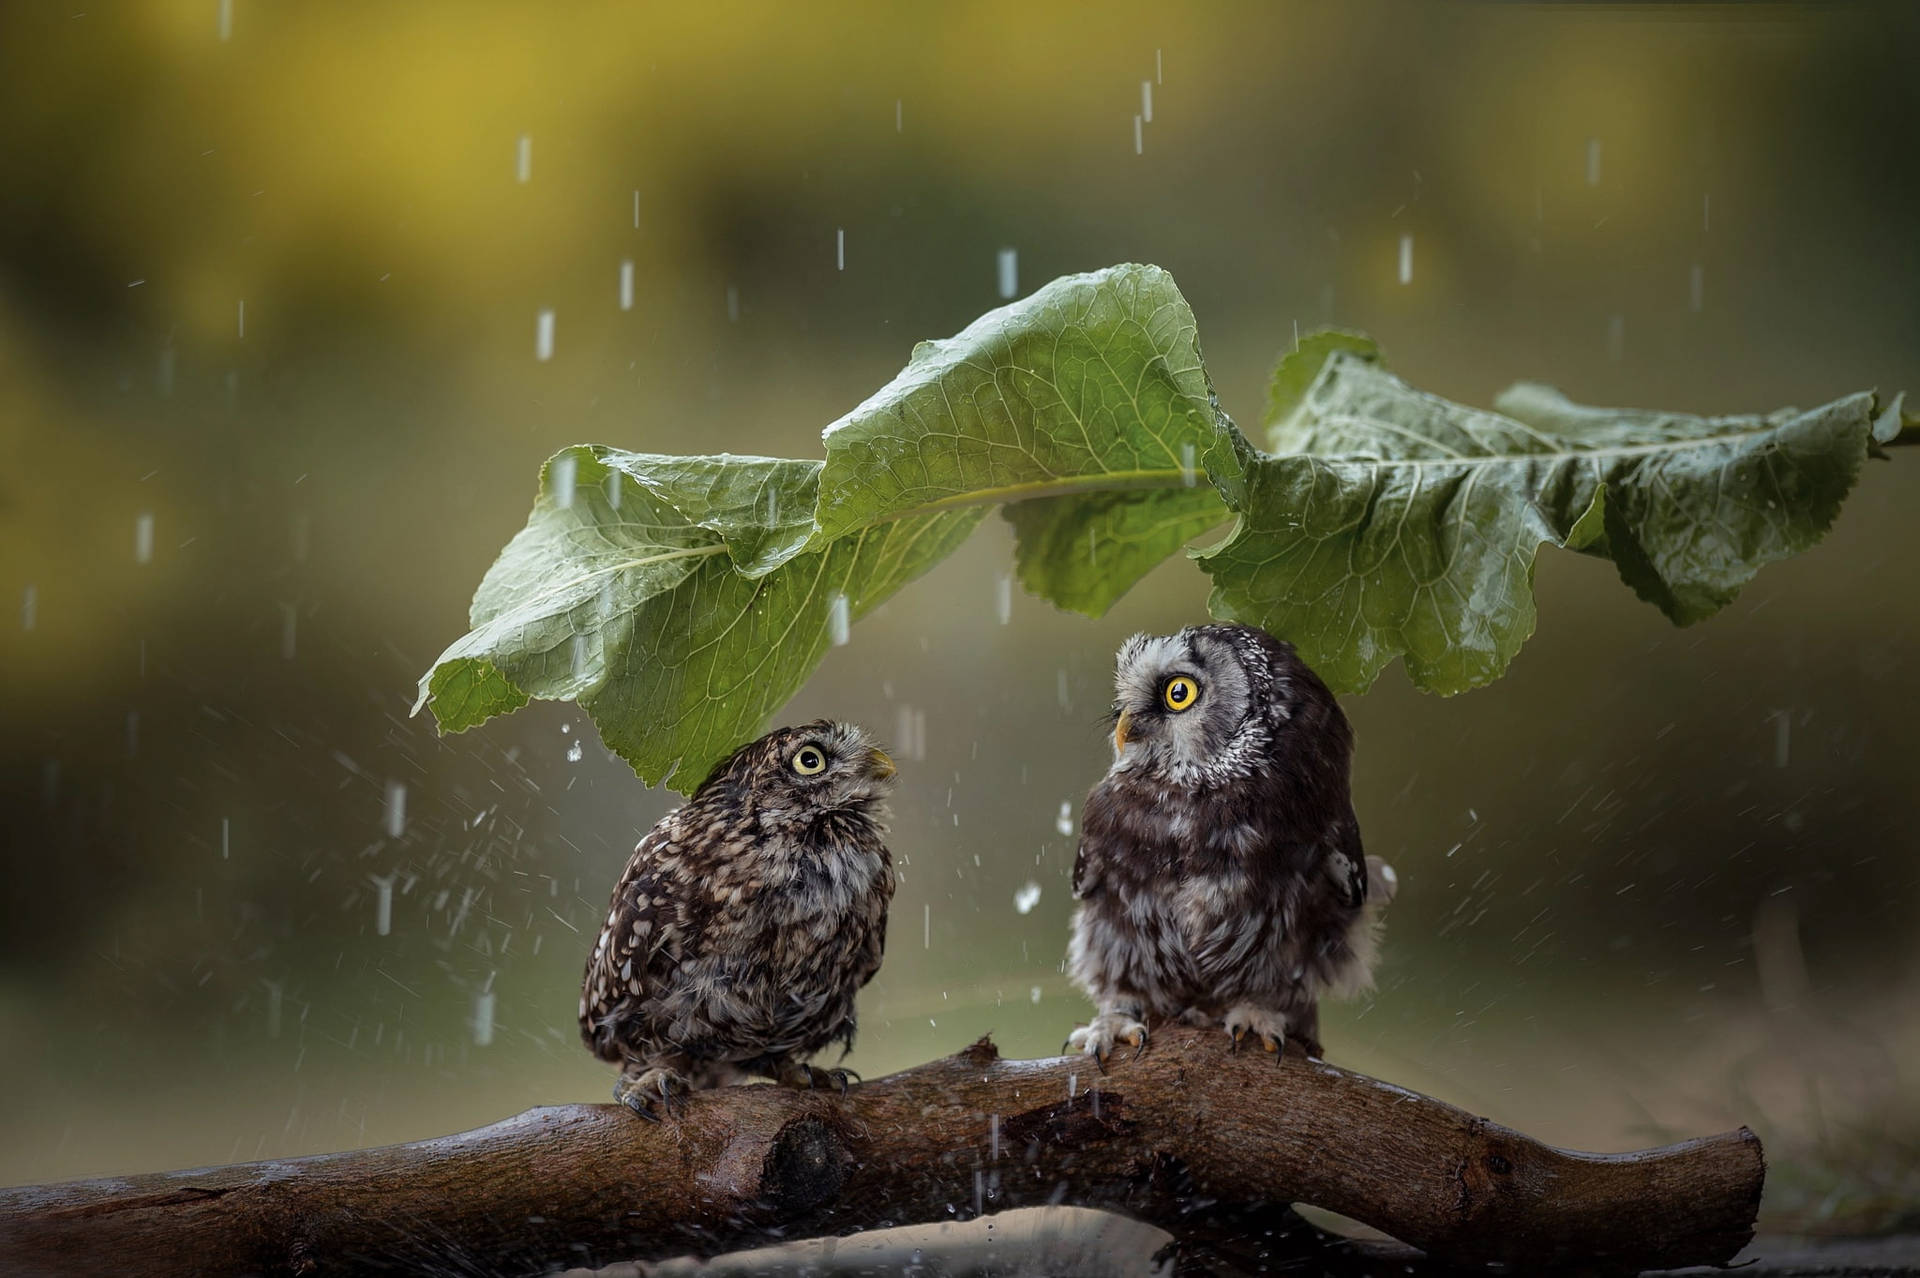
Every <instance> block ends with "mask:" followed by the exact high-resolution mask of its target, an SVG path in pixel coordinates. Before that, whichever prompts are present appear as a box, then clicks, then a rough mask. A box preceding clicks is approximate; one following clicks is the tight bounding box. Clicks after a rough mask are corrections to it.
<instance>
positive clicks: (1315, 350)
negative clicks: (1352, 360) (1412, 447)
mask: <svg viewBox="0 0 1920 1278" xmlns="http://www.w3.org/2000/svg"><path fill="white" fill-rule="evenodd" d="M1335 351H1348V352H1351V353H1352V354H1354V355H1357V356H1359V357H1360V358H1362V359H1366V360H1372V361H1374V362H1375V363H1385V360H1384V358H1383V357H1382V356H1381V354H1380V346H1379V343H1377V342H1375V341H1374V340H1373V339H1372V338H1371V337H1368V336H1367V335H1366V334H1365V333H1355V332H1351V331H1349V330H1347V329H1344V328H1323V329H1320V330H1318V331H1317V332H1313V333H1309V334H1307V335H1306V336H1305V337H1303V338H1301V339H1300V340H1299V341H1297V342H1295V343H1294V346H1293V349H1292V350H1290V351H1288V352H1287V353H1286V355H1285V356H1283V357H1282V358H1281V360H1280V362H1279V364H1277V365H1275V366H1274V370H1273V377H1272V379H1271V380H1270V381H1269V382H1268V383H1267V415H1266V417H1265V418H1263V419H1262V420H1263V421H1265V422H1266V423H1267V425H1269V426H1271V425H1273V423H1275V422H1277V421H1279V420H1280V419H1281V418H1283V417H1285V416H1286V415H1287V414H1288V413H1291V412H1292V411H1293V410H1294V408H1295V407H1296V406H1297V405H1298V404H1299V403H1300V401H1301V400H1302V399H1304V398H1306V394H1307V388H1308V387H1309V386H1312V385H1313V382H1314V379H1315V378H1317V377H1319V376H1320V370H1321V368H1322V367H1324V366H1325V364H1326V362H1327V356H1329V355H1331V354H1333V353H1334V352H1335Z"/></svg>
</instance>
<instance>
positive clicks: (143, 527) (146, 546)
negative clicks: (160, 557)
mask: <svg viewBox="0 0 1920 1278" xmlns="http://www.w3.org/2000/svg"><path fill="white" fill-rule="evenodd" d="M133 562H135V563H136V564H150V563H152V562H153V516H152V515H151V514H146V513H142V514H141V515H139V516H138V517H136V518H135V519H134V521H133Z"/></svg>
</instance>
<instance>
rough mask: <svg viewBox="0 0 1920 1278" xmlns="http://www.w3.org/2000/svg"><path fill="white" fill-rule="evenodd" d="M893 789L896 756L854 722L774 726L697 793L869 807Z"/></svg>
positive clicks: (773, 802) (770, 803)
mask: <svg viewBox="0 0 1920 1278" xmlns="http://www.w3.org/2000/svg"><path fill="white" fill-rule="evenodd" d="M892 789H893V760H892V759H890V758H888V757H887V752H886V751H884V750H882V749H881V748H880V747H879V746H877V745H875V744H874V742H873V739H872V738H871V737H869V736H868V735H867V731H866V729H865V728H862V727H861V726H860V725H858V724H854V723H835V722H834V721H833V720H831V719H815V720H814V721H813V722H812V723H803V724H800V725H798V726H797V727H791V728H775V729H774V730H773V731H772V732H769V733H767V734H766V735H765V736H763V737H761V738H760V739H759V740H758V741H752V742H749V743H748V744H746V745H743V746H741V747H740V748H739V749H738V750H735V751H734V752H733V754H732V755H731V756H729V757H728V758H727V759H726V761H725V762H723V763H721V764H720V765H719V766H717V767H715V768H714V770H713V771H712V773H710V774H709V775H708V777H707V779H706V780H705V781H703V782H701V783H700V788H699V789H698V790H697V791H695V792H694V799H695V800H696V801H698V800H699V799H701V798H703V797H711V796H712V795H713V794H714V793H724V794H726V795H728V796H729V797H731V798H733V799H734V800H735V801H736V802H738V801H748V800H750V801H751V802H752V803H753V804H755V805H756V806H761V807H779V808H793V809H798V810H802V811H805V810H812V811H814V812H829V811H846V810H850V809H866V808H868V807H870V806H872V805H876V804H878V803H880V802H881V801H882V800H883V799H885V798H886V796H887V793H888V792H889V791H890V790H892Z"/></svg>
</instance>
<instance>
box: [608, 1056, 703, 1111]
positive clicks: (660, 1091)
mask: <svg viewBox="0 0 1920 1278" xmlns="http://www.w3.org/2000/svg"><path fill="white" fill-rule="evenodd" d="M691 1090H692V1087H691V1085H690V1084H689V1083H688V1082H687V1080H686V1079H684V1078H682V1077H681V1076H680V1075H678V1074H676V1073H674V1072H673V1071H672V1070H670V1069H662V1068H660V1067H659V1066H654V1067H652V1068H649V1069H644V1070H640V1071H638V1072H634V1071H629V1072H627V1073H625V1074H622V1075H621V1076H620V1077H619V1079H618V1080H617V1081H616V1082H615V1083H614V1085H613V1098H614V1099H615V1100H616V1101H619V1102H620V1103H621V1104H622V1105H625V1106H626V1107H627V1108H628V1109H630V1110H632V1111H633V1112H634V1113H636V1114H638V1115H640V1117H642V1118H644V1119H646V1120H647V1121H648V1122H650V1123H657V1122H660V1121H661V1120H662V1119H663V1118H679V1117H680V1115H681V1113H682V1112H683V1111H684V1110H685V1109H686V1106H687V1094H688V1093H689V1092H690V1091H691Z"/></svg>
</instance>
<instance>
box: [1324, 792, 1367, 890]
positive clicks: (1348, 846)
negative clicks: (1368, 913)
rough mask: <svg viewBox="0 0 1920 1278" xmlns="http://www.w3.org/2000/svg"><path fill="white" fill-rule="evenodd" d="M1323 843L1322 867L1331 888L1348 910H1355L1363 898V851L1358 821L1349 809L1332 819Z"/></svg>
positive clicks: (1365, 858)
mask: <svg viewBox="0 0 1920 1278" xmlns="http://www.w3.org/2000/svg"><path fill="white" fill-rule="evenodd" d="M1325 846H1326V849H1327V859H1326V862H1325V868H1326V872H1327V876H1328V877H1329V878H1331V879H1332V880H1333V884H1334V889H1335V890H1336V891H1337V892H1338V893H1339V894H1340V897H1341V899H1342V900H1343V901H1345V902H1346V905H1347V908H1348V909H1352V910H1357V909H1359V908H1360V907H1361V906H1362V905H1364V904H1366V901H1367V854H1366V850H1365V849H1364V848H1362V847H1361V845H1360V823H1359V822H1358V821H1356V820H1355V819H1354V817H1353V814H1352V813H1351V812H1349V813H1348V814H1347V815H1346V816H1344V817H1342V818H1341V819H1340V820H1338V821H1335V822H1334V824H1333V828H1332V829H1331V830H1329V831H1328V832H1327V840H1326V844H1325Z"/></svg>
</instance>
